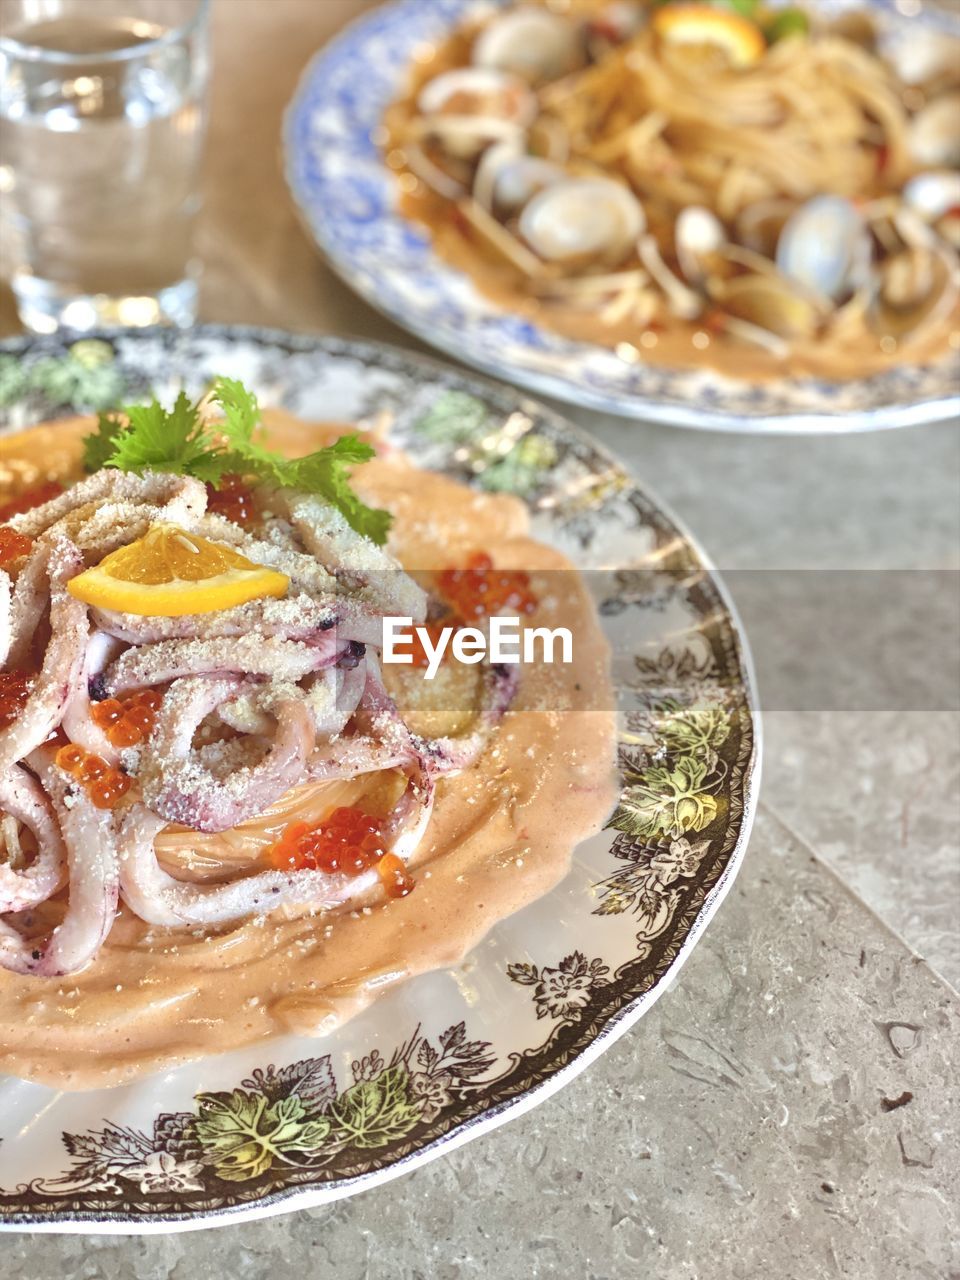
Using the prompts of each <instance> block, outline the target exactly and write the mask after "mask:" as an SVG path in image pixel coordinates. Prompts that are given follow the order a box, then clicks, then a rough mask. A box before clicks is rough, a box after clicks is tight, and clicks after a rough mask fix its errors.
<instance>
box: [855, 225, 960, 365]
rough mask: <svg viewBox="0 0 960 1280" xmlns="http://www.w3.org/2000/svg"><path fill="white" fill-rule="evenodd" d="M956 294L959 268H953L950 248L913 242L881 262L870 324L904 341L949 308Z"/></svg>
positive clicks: (880, 331) (879, 331)
mask: <svg viewBox="0 0 960 1280" xmlns="http://www.w3.org/2000/svg"><path fill="white" fill-rule="evenodd" d="M956 297H957V270H956V268H955V267H954V268H953V269H952V270H951V266H950V265H949V251H942V250H938V249H935V248H931V247H927V246H918V245H912V246H910V247H908V248H906V249H903V250H902V251H901V252H900V253H897V254H893V255H891V257H889V258H887V259H886V260H885V261H884V262H883V263H882V265H881V268H880V285H879V289H878V291H877V298H876V302H875V304H874V307H873V310H872V313H871V328H873V329H874V331H875V332H876V333H879V334H881V335H883V336H886V337H892V338H896V339H897V341H898V342H902V341H904V340H905V339H908V338H909V337H911V335H913V334H914V333H916V331H917V330H919V329H920V327H921V326H923V325H925V324H926V322H927V321H928V320H930V319H931V318H933V317H935V316H939V314H940V313H941V312H943V313H944V314H946V313H947V312H949V310H950V308H951V307H952V306H953V304H954V303H955V301H956Z"/></svg>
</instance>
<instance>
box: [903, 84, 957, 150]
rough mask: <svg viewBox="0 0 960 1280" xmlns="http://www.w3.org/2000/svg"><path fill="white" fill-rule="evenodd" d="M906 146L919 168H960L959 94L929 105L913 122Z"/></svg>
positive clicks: (943, 97)
mask: <svg viewBox="0 0 960 1280" xmlns="http://www.w3.org/2000/svg"><path fill="white" fill-rule="evenodd" d="M907 146H908V148H909V150H910V154H911V155H912V156H913V158H914V160H916V162H917V163H918V164H923V165H931V166H933V165H937V166H941V165H942V166H944V167H948V166H951V165H960V93H945V94H942V95H941V96H940V97H939V98H934V99H933V101H932V102H928V103H927V105H926V106H925V107H923V108H922V110H920V111H918V112H917V114H916V115H915V116H914V117H913V119H912V120H911V121H910V126H909V128H908V130H907Z"/></svg>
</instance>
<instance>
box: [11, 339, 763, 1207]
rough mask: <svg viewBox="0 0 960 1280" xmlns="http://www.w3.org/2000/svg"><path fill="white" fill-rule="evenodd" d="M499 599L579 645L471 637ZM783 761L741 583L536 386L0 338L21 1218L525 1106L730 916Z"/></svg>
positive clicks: (223, 1199) (255, 1177) (397, 1169)
mask: <svg viewBox="0 0 960 1280" xmlns="http://www.w3.org/2000/svg"><path fill="white" fill-rule="evenodd" d="M509 614H514V615H516V617H515V618H514V621H515V622H516V623H517V625H518V626H519V628H520V631H521V632H522V634H523V635H524V636H525V637H530V638H531V640H532V639H534V638H535V637H537V636H541V637H542V635H543V633H544V632H550V631H552V630H561V629H564V628H565V629H566V630H567V632H568V633H569V635H570V637H571V646H570V649H569V651H567V650H565V649H564V648H563V646H562V645H561V646H560V647H559V649H558V651H557V653H556V654H554V653H553V652H552V651H551V653H550V655H549V656H548V655H547V653H546V651H543V652H541V651H538V652H537V653H535V654H534V655H533V656H528V654H527V646H526V643H524V646H523V660H522V661H521V662H517V661H516V660H515V658H511V657H510V656H509V655H503V654H501V655H500V656H499V657H498V656H496V655H495V654H493V653H492V652H490V651H489V650H484V646H483V644H482V643H481V645H480V651H479V653H478V650H477V648H476V643H477V642H478V641H480V642H482V641H483V640H484V637H486V639H487V640H489V641H490V642H491V643H492V642H493V637H494V634H495V629H496V627H497V626H498V622H499V621H505V620H506V615H509ZM391 620H392V621H391ZM395 622H399V623H400V624H402V627H403V628H406V629H409V628H410V627H411V626H412V625H413V624H416V630H415V633H411V634H415V636H416V637H417V641H416V643H418V644H419V645H420V646H421V648H420V649H414V650H413V652H412V653H409V651H408V656H410V657H414V659H415V660H414V661H412V662H409V663H405V662H404V661H403V659H402V658H401V659H400V661H399V662H397V661H396V655H395V653H392V652H391V651H392V649H393V642H392V640H391V641H390V643H388V638H389V634H390V633H391V629H392V627H393V623H395ZM388 624H389V625H388ZM556 624H561V625H560V627H559V628H558V627H557V626H556ZM451 632H452V633H453V636H454V638H453V640H452V641H451V650H450V653H452V654H453V657H450V653H446V654H444V653H442V652H440V650H439V646H440V644H441V641H442V639H443V636H444V634H445V633H446V634H447V636H448V638H449V635H450V633H451ZM471 633H472V639H471V643H472V645H473V646H474V647H473V648H472V649H471V656H469V657H463V658H462V659H461V657H460V656H458V639H457V637H459V638H460V639H461V640H463V641H464V644H465V642H466V639H467V638H468V637H470V636H471ZM462 652H465V649H463V650H462ZM438 653H439V657H438V656H437V655H438ZM431 655H432V656H431ZM434 658H436V659H437V660H436V662H434V661H433V659H434ZM478 658H479V660H478ZM422 659H426V661H423V660H422ZM759 752H760V744H759V723H758V716H757V711H756V703H755V694H754V688H753V680H752V675H751V671H750V659H749V654H748V652H747V649H746V642H745V639H744V637H743V634H742V629H741V626H740V623H739V621H738V619H737V618H736V615H735V613H734V612H733V609H732V606H731V605H730V603H729V601H728V599H727V597H726V595H725V592H724V589H723V586H722V584H721V583H720V581H719V579H718V578H717V576H716V574H715V573H714V572H713V571H712V570H711V568H710V566H709V565H708V563H707V562H706V561H705V559H704V557H703V555H702V554H701V552H700V551H699V549H698V548H697V547H696V546H695V545H694V544H693V543H692V542H691V540H690V539H689V537H688V536H687V535H686V534H685V533H684V532H683V531H682V530H681V529H680V528H679V527H678V526H677V525H676V523H675V522H674V521H673V520H672V518H671V517H670V516H668V515H667V514H666V513H665V512H664V511H663V510H662V509H661V508H660V507H659V505H658V504H657V503H656V502H655V501H654V500H653V499H651V498H649V497H648V496H647V495H646V494H644V493H643V492H642V490H641V489H640V488H639V487H638V485H637V484H636V482H635V481H634V480H633V479H632V478H631V477H630V476H629V475H628V474H627V473H626V472H625V471H624V470H623V469H622V468H621V467H620V466H619V464H618V463H617V462H616V461H615V460H614V459H613V458H612V457H611V456H610V455H609V454H607V453H605V452H604V451H603V450H602V449H600V448H599V447H598V446H596V445H595V444H594V443H593V442H592V441H591V440H590V439H589V438H588V437H586V436H585V435H582V434H580V433H579V432H578V431H577V430H576V429H575V428H574V427H572V426H570V425H569V424H568V423H566V422H565V421H564V420H563V419H562V418H560V417H559V415H557V414H555V413H553V412H551V411H550V410H548V409H545V408H544V407H542V406H541V405H538V404H536V403H534V402H533V401H531V400H529V399H527V398H525V397H523V396H521V395H519V394H518V393H517V392H516V391H513V390H510V389H508V388H504V387H498V386H496V385H494V384H492V383H489V382H487V381H485V380H481V379H478V378H475V377H466V376H464V375H462V374H460V373H459V372H458V371H456V370H453V369H450V368H445V367H444V366H442V365H439V364H437V363H435V362H433V361H429V360H426V359H424V358H423V357H420V356H414V355H412V354H410V353H408V352H402V351H400V350H397V349H392V348H389V347H386V346H379V345H373V344H362V343H356V342H349V341H342V340H340V339H337V338H332V337H325V338H319V339H317V338H309V337H298V336H296V335H292V334H286V333H281V332H276V331H265V330H254V329H244V328H240V327H231V328H224V327H217V326H198V327H197V328H195V329H192V330H188V331H184V332H177V331H171V330H140V331H134V332H125V333H124V332H116V333H104V334H93V335H87V336H85V337H84V338H82V339H80V340H77V341H74V340H72V339H70V338H69V337H64V336H62V335H57V336H51V337H49V338H48V337H43V338H31V339H17V340H13V341H11V342H9V343H4V344H0V1229H3V1228H9V1229H12V1230H23V1229H28V1230H34V1231H97V1232H104V1231H109V1232H112V1231H123V1232H149V1231H154V1232H168V1231H171V1230H176V1229H185V1228H191V1227H197V1226H202V1225H216V1224H222V1223H226V1222H230V1221H236V1220H238V1219H249V1218H256V1217H263V1216H266V1215H269V1214H275V1213H281V1212H284V1211H286V1210H289V1209H293V1208H304V1207H310V1206H315V1205H318V1204H322V1203H325V1202H329V1201H331V1200H335V1199H338V1198H340V1197H342V1196H347V1195H351V1194H354V1193H355V1192H358V1191H361V1190H363V1189H365V1188H367V1187H370V1186H373V1185H376V1184H378V1183H381V1182H384V1181H386V1180H387V1179H390V1178H393V1177H397V1176H399V1175H400V1174H402V1173H404V1172H406V1171H408V1170H410V1169H413V1168H415V1167H416V1166H417V1165H418V1164H421V1163H423V1162H424V1161H426V1160H429V1159H431V1158H433V1157H434V1156H437V1155H439V1154H440V1153H441V1152H443V1151H445V1150H449V1149H451V1148H452V1147H454V1146H457V1145H459V1144H461V1143H463V1142H465V1141H467V1140H468V1139H470V1138H473V1137H477V1136H479V1135H480V1134H482V1133H484V1132H485V1131H487V1130H489V1129H491V1128H493V1127H495V1126H496V1125H498V1124H501V1123H503V1122H504V1121H505V1120H507V1119H509V1118H510V1117H511V1116H513V1115H517V1114H519V1113H520V1112H521V1111H523V1110H525V1109H527V1108H529V1107H532V1106H534V1105H535V1104H536V1103H537V1102H538V1101H540V1100H542V1099H544V1098H546V1097H548V1096H549V1095H550V1094H551V1093H552V1092H553V1091H555V1090H556V1089H559V1088H560V1087H561V1086H562V1085H563V1084H564V1082H565V1081H567V1080H569V1079H571V1078H572V1077H573V1076H574V1075H575V1074H576V1073H577V1072H578V1071H579V1070H581V1069H582V1068H583V1067H585V1066H586V1065H587V1064H588V1063H589V1062H591V1061H592V1060H593V1059H595V1058H596V1057H597V1056H598V1055H599V1054H600V1053H602V1052H603V1050H604V1049H605V1048H606V1047H607V1046H608V1045H610V1044H611V1043H613V1041H614V1040H615V1039H616V1037H617V1036H618V1035H620V1034H621V1033H622V1032H624V1031H625V1030H627V1028H629V1027H630V1026H632V1025H633V1024H634V1023H635V1022H636V1020H637V1019H638V1018H640V1017H641V1016H642V1014H643V1013H644V1012H645V1011H646V1010H647V1009H649V1008H650V1006H651V1005H652V1003H653V1002H654V1001H655V1000H656V999H657V997H658V996H659V995H660V994H661V993H662V992H663V991H664V990H665V988H666V986H667V985H668V983H669V981H670V980H671V976H672V975H674V974H675V973H676V972H677V970H678V969H679V967H680V966H681V965H682V964H683V962H684V960H685V958H686V957H687V956H688V955H689V954H690V951H691V949H692V947H693V946H694V945H695V943H696V942H697V940H698V939H699V938H700V937H701V936H702V933H703V930H704V929H705V928H706V926H707V924H708V923H709V921H710V918H711V917H712V915H713V912H714V911H715V910H716V908H717V907H718V906H719V904H720V902H721V900H722V898H723V896H724V894H725V893H726V892H727V890H728V889H729V887H730V885H731V884H732V883H733V880H734V877H735V875H736V872H737V869H738V867H739V864H740V861H741V858H742V856H743V854H744V851H745V846H746V841H747V839H748V835H749V830H750V826H751V823H752V820H753V815H754V810H755V806H756V795H757V788H758V785H759V768H760V759H759Z"/></svg>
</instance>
